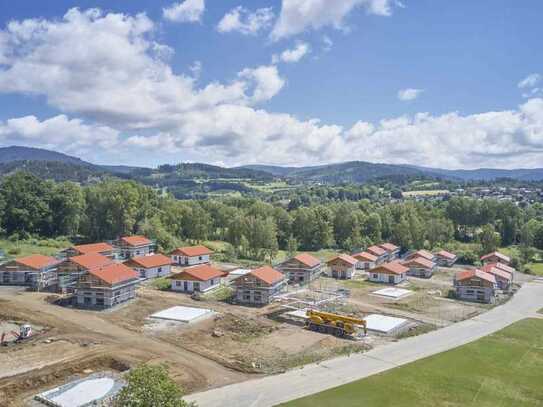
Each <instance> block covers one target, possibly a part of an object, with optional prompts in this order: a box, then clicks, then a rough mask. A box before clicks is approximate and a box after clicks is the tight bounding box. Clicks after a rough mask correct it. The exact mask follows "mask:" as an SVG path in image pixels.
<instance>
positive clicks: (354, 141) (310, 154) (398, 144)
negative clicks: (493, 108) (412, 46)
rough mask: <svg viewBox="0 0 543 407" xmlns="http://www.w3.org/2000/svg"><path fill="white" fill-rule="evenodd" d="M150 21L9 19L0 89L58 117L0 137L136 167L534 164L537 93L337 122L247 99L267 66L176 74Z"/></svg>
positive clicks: (273, 84) (540, 144)
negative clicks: (210, 74) (464, 108)
mask: <svg viewBox="0 0 543 407" xmlns="http://www.w3.org/2000/svg"><path fill="white" fill-rule="evenodd" d="M154 30H155V26H154V24H153V22H152V21H151V20H149V18H148V17H146V16H145V15H136V16H129V15H124V14H118V13H110V14H104V13H102V12H100V11H99V10H87V11H79V10H76V9H73V10H70V11H69V12H68V13H67V14H66V15H65V16H64V18H63V19H59V20H57V19H55V20H43V19H29V20H24V21H13V22H11V23H9V24H8V26H7V28H6V29H5V30H4V31H0V55H2V58H3V61H4V62H3V64H2V65H1V66H0V92H4V93H17V94H35V95H42V96H44V98H45V100H46V101H47V102H48V103H49V104H50V105H51V106H52V107H53V108H55V109H58V110H59V111H61V112H62V113H63V114H59V115H57V116H54V117H52V118H49V119H45V120H42V121H40V120H39V119H38V118H36V117H34V116H26V117H22V118H15V119H10V120H7V121H5V122H2V123H0V143H3V144H8V143H9V144H28V145H39V146H43V147H46V148H52V149H55V150H57V151H64V152H68V153H75V152H80V153H81V154H83V158H87V159H88V157H90V156H94V157H100V160H102V161H103V160H104V158H103V157H111V158H110V160H111V161H112V162H114V161H116V160H118V155H119V154H124V156H125V157H128V158H127V159H129V160H137V161H136V162H134V161H132V162H133V163H138V161H140V160H145V162H140V164H144V163H148V162H150V161H151V160H155V162H163V161H164V160H165V159H166V158H165V157H170V160H179V157H180V154H179V152H182V154H183V159H191V160H195V159H199V160H205V161H206V162H213V161H215V162H219V161H223V162H225V163H227V164H230V165H232V164H239V163H249V162H261V163H272V164H287V165H289V164H290V165H293V164H294V165H301V164H316V163H327V162H334V161H342V160H367V161H377V162H389V163H411V164H419V165H427V166H437V167H441V166H442V167H449V168H458V167H460V168H474V167H509V168H511V167H517V166H520V167H531V166H541V156H542V154H543V99H540V98H532V99H530V100H528V101H526V103H524V104H522V105H520V106H519V107H518V108H516V109H512V110H505V111H498V112H487V113H481V114H473V115H464V116H462V115H460V114H458V113H448V114H444V115H439V116H433V115H430V114H428V113H419V114H416V115H413V116H401V117H396V118H394V117H393V118H387V119H384V120H381V121H380V122H378V123H369V122H365V121H359V122H357V123H355V124H354V125H353V126H352V127H351V128H347V129H344V128H343V127H342V126H338V125H333V124H332V125H330V124H323V123H321V122H320V121H319V120H318V119H311V120H300V119H298V118H296V117H294V116H293V115H290V114H283V113H271V112H268V111H266V110H264V109H262V108H255V107H254V106H255V105H256V104H259V103H264V102H266V101H267V100H269V99H270V98H273V97H274V96H275V95H276V94H277V93H278V92H280V91H281V89H282V88H283V87H284V85H285V79H284V78H282V77H281V76H280V74H279V71H278V69H277V67H276V66H265V65H264V66H258V67H256V68H246V69H243V70H240V72H239V73H238V74H237V75H236V76H234V78H233V80H232V81H230V82H229V83H219V82H212V83H209V84H207V85H204V86H202V87H197V86H196V84H195V77H191V76H184V75H178V74H175V73H174V72H173V70H172V68H171V67H170V66H169V65H168V63H167V58H166V59H165V57H164V53H165V52H164V50H165V48H161V47H160V45H161V44H156V43H155V42H154V41H153V33H154ZM157 46H158V47H159V48H158V49H159V50H161V51H160V52H157ZM167 53H168V52H167V51H166V54H167ZM193 75H194V72H193ZM194 76H195V75H194ZM67 113H70V114H71V115H73V116H79V117H80V118H71V119H70V118H68V115H67ZM174 153H175V154H174ZM93 154H94V155H93ZM169 154H170V155H169ZM125 162H126V161H125Z"/></svg>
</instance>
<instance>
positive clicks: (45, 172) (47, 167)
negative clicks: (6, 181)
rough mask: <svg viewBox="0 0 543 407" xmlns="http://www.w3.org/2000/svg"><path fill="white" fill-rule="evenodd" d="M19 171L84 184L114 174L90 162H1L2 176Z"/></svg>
mask: <svg viewBox="0 0 543 407" xmlns="http://www.w3.org/2000/svg"><path fill="white" fill-rule="evenodd" d="M17 171H25V172H29V173H31V174H33V175H35V176H37V177H39V178H41V179H49V180H54V181H57V182H62V181H73V182H79V183H82V184H86V183H89V182H91V181H93V180H98V179H102V178H104V177H110V176H112V174H111V173H110V172H108V171H104V170H102V169H100V168H99V167H97V166H93V165H90V164H75V163H72V162H63V161H37V160H22V161H9V162H5V163H0V177H3V176H6V175H10V174H13V173H15V172H17Z"/></svg>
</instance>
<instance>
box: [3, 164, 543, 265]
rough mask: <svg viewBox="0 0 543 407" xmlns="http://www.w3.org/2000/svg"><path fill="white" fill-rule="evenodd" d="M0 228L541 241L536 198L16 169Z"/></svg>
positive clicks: (241, 246) (273, 239) (296, 238)
mask: <svg viewBox="0 0 543 407" xmlns="http://www.w3.org/2000/svg"><path fill="white" fill-rule="evenodd" d="M0 228H1V230H2V231H3V233H4V234H6V235H8V236H12V235H15V237H20V238H24V237H26V236H28V235H40V236H43V237H58V236H68V237H72V238H73V237H80V238H81V239H82V240H87V241H100V240H107V239H114V238H116V237H118V236H120V235H124V234H132V233H144V234H146V235H148V236H150V237H152V238H155V239H157V241H158V243H159V244H160V245H161V246H162V248H163V249H165V250H168V249H170V248H173V247H174V246H176V245H178V244H180V243H182V242H183V241H188V240H190V241H199V240H207V239H213V240H223V241H227V242H229V243H230V244H231V245H232V249H233V250H235V251H236V254H238V255H242V256H245V257H250V258H255V259H264V258H273V257H274V256H275V254H276V252H277V250H278V249H285V250H290V251H293V250H295V249H300V250H318V249H322V248H341V249H344V250H354V249H357V248H360V247H365V246H368V245H371V244H374V243H378V242H381V241H383V240H387V241H392V242H394V243H396V244H398V245H400V246H402V247H406V248H414V249H418V248H423V247H426V248H430V249H431V248H434V247H438V246H443V245H444V244H446V243H448V242H451V241H453V240H455V239H456V240H459V241H464V242H472V241H478V242H480V243H481V244H482V246H483V247H484V249H485V250H486V249H490V248H495V247H497V246H499V245H510V244H521V245H524V246H526V247H532V246H534V247H537V248H540V249H543V207H542V206H541V205H540V204H535V205H532V206H529V207H527V208H523V209H521V208H519V207H517V206H516V205H514V204H513V203H511V202H498V201H495V200H474V199H468V198H453V199H451V200H450V201H448V202H433V203H430V202H426V203H412V202H411V203H373V202H370V201H369V200H366V199H363V200H360V201H357V202H333V203H327V204H320V205H319V204H317V205H311V206H308V207H305V206H301V207H297V208H292V207H291V208H290V209H289V208H288V205H287V207H284V206H283V205H281V204H279V203H265V202H262V201H260V200H258V199H254V198H229V199H223V200H201V201H197V200H190V201H181V200H177V199H175V198H173V197H171V196H169V195H165V194H163V193H161V192H157V191H155V190H153V189H151V188H149V187H146V186H144V185H142V184H139V183H137V182H134V181H119V180H106V181H102V182H99V183H96V184H94V185H89V186H84V187H81V186H79V185H77V184H74V183H71V182H63V183H54V182H52V181H43V180H40V179H39V178H37V177H35V176H33V175H30V174H28V173H24V172H18V173H16V174H14V175H11V176H8V177H5V178H3V180H2V182H1V184H0Z"/></svg>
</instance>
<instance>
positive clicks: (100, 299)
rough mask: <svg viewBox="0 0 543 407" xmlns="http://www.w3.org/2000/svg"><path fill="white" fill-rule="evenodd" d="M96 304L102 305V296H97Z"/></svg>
mask: <svg viewBox="0 0 543 407" xmlns="http://www.w3.org/2000/svg"><path fill="white" fill-rule="evenodd" d="M96 305H104V299H103V298H97V299H96Z"/></svg>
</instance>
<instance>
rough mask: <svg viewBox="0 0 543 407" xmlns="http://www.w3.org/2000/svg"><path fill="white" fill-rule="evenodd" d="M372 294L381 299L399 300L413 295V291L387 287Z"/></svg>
mask: <svg viewBox="0 0 543 407" xmlns="http://www.w3.org/2000/svg"><path fill="white" fill-rule="evenodd" d="M372 294H373V295H379V296H381V297H387V298H393V299H398V298H402V297H407V296H408V295H411V294H413V291H411V290H406V289H403V288H394V287H387V288H383V289H381V290H377V291H374V292H372Z"/></svg>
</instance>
